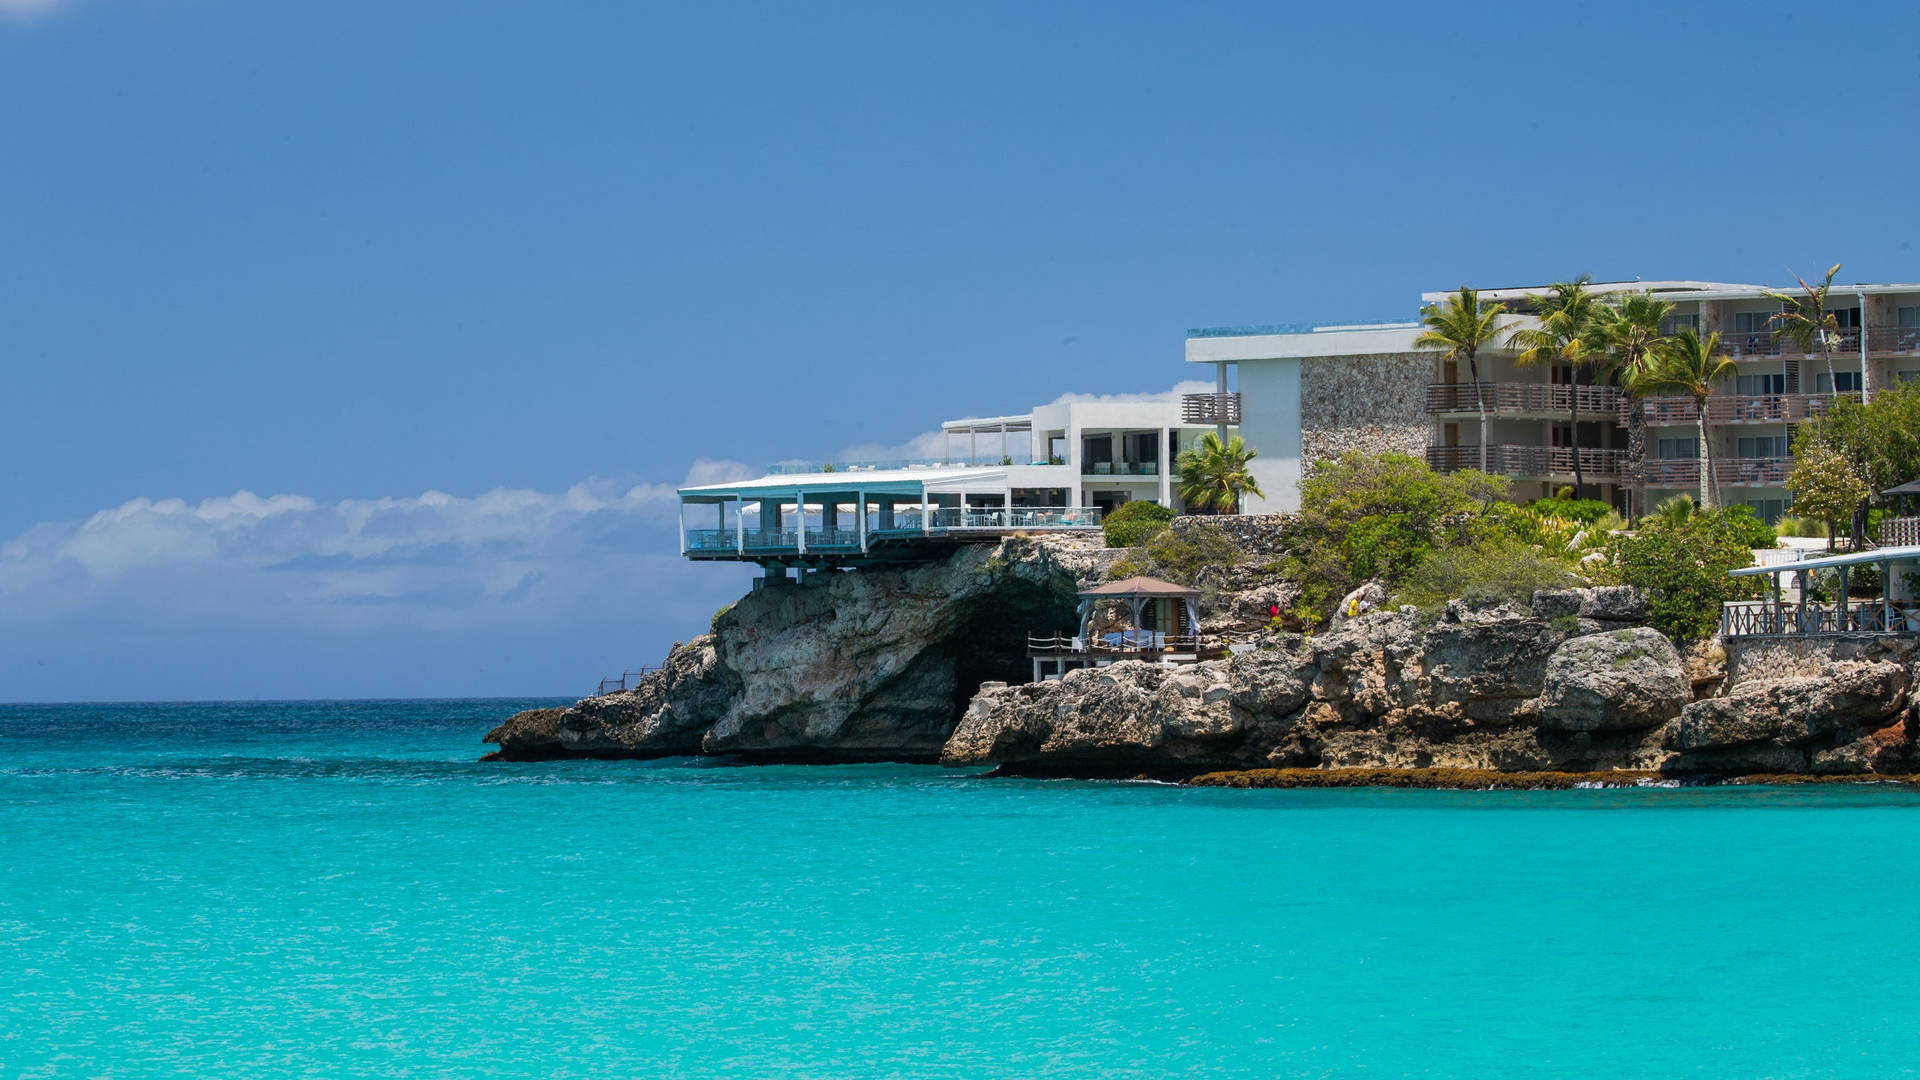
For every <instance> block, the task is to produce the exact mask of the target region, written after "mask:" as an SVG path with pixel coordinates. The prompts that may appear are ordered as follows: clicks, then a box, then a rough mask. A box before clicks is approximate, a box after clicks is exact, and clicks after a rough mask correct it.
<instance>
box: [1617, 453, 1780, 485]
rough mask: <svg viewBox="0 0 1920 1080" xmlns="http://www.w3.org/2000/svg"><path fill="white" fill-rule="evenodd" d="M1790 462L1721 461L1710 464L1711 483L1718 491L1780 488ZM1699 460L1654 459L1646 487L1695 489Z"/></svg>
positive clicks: (1770, 458)
mask: <svg viewBox="0 0 1920 1080" xmlns="http://www.w3.org/2000/svg"><path fill="white" fill-rule="evenodd" d="M1792 466H1793V459H1792V458H1783V457H1766V458H1721V459H1719V460H1717V461H1715V462H1714V463H1713V482H1714V483H1715V484H1717V485H1719V486H1720V487H1779V486H1780V485H1782V484H1784V483H1786V482H1787V470H1788V469H1789V468H1791V467H1792ZM1699 484H1700V461H1699V459H1698V458H1654V459H1651V460H1649V461H1648V462H1647V486H1648V487H1656V488H1660V487H1677V488H1685V487H1698V486H1699Z"/></svg>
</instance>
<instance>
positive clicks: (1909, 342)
mask: <svg viewBox="0 0 1920 1080" xmlns="http://www.w3.org/2000/svg"><path fill="white" fill-rule="evenodd" d="M1867 351H1868V352H1872V353H1910V352H1920V326H1870V327H1868V328H1867Z"/></svg>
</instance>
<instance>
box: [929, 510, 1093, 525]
mask: <svg viewBox="0 0 1920 1080" xmlns="http://www.w3.org/2000/svg"><path fill="white" fill-rule="evenodd" d="M931 525H932V528H934V529H936V530H945V529H953V530H964V529H1097V528H1099V527H1100V508H1099V507H1097V506H1065V507H1058V506H1042V507H1018V506H1016V507H1014V508H1013V509H1011V510H964V511H963V510H959V509H941V510H935V511H934V512H933V521H932V523H931Z"/></svg>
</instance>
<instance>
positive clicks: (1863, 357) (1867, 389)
mask: <svg viewBox="0 0 1920 1080" xmlns="http://www.w3.org/2000/svg"><path fill="white" fill-rule="evenodd" d="M1854 295H1855V297H1857V298H1858V299H1859V301H1860V400H1861V401H1862V402H1866V401H1871V400H1873V399H1872V398H1870V397H1868V396H1867V395H1868V394H1869V393H1871V392H1872V390H1873V387H1872V386H1871V385H1869V384H1868V382H1867V294H1866V293H1855V294H1854Z"/></svg>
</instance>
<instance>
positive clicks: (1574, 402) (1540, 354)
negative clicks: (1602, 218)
mask: <svg viewBox="0 0 1920 1080" xmlns="http://www.w3.org/2000/svg"><path fill="white" fill-rule="evenodd" d="M1592 283H1593V275H1591V274H1581V275H1580V276H1579V277H1577V278H1575V279H1573V280H1572V281H1556V282H1554V283H1553V284H1552V285H1549V286H1547V291H1546V292H1545V293H1544V294H1541V295H1539V296H1535V297H1532V300H1533V302H1534V305H1535V306H1536V307H1538V308H1539V311H1540V325H1539V326H1526V327H1521V328H1520V329H1518V330H1515V331H1514V332H1513V333H1512V334H1509V335H1508V336H1507V347H1508V348H1511V349H1518V350H1520V355H1519V356H1518V357H1516V359H1517V360H1518V361H1519V363H1520V364H1521V365H1522V366H1527V367H1530V366H1532V365H1534V364H1551V363H1562V364H1567V365H1569V366H1570V367H1572V369H1573V384H1572V385H1570V386H1568V387H1567V402H1568V406H1567V414H1568V419H1569V420H1570V422H1571V427H1570V430H1571V431H1572V433H1573V439H1572V441H1573V497H1574V498H1576V499H1584V498H1586V497H1587V484H1586V477H1585V475H1584V474H1583V473H1582V472H1581V471H1580V390H1579V385H1580V369H1581V368H1583V367H1587V366H1589V365H1591V364H1593V363H1594V362H1596V361H1598V360H1599V359H1600V355H1601V353H1600V344H1599V342H1598V341H1596V340H1595V335H1594V319H1595V314H1594V308H1595V307H1596V306H1597V304H1596V301H1595V299H1594V295H1593V294H1592V293H1590V292H1588V291H1587V286H1588V285H1590V284H1592Z"/></svg>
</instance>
